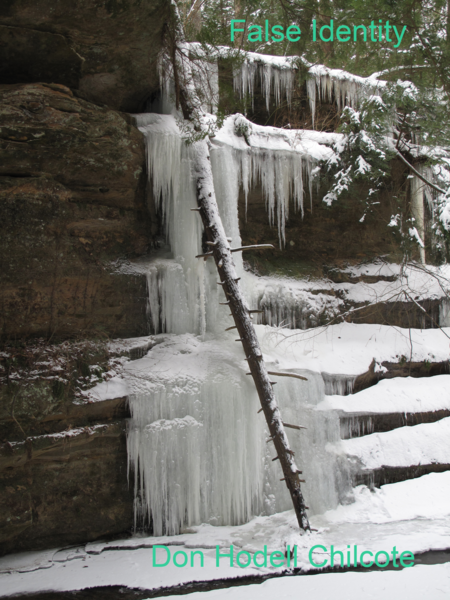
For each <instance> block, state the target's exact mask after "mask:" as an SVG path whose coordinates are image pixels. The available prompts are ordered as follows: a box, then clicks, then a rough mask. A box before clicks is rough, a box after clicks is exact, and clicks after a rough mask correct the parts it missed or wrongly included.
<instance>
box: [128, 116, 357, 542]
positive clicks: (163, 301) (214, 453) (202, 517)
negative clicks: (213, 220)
mask: <svg viewBox="0 0 450 600" xmlns="http://www.w3.org/2000/svg"><path fill="white" fill-rule="evenodd" d="M241 119H243V117H241ZM137 121H138V125H139V128H140V129H141V131H142V132H143V133H144V135H145V137H146V142H147V143H146V147H147V161H148V173H149V177H150V180H151V185H152V191H153V196H154V199H155V202H156V205H157V206H158V208H159V211H160V213H161V214H162V215H163V217H164V223H165V228H166V234H167V237H168V240H169V243H170V247H171V254H170V255H169V254H167V253H166V254H165V255H163V256H159V257H158V258H156V259H154V260H152V261H150V262H149V263H147V264H145V263H141V264H140V265H139V266H138V268H139V269H141V270H143V271H144V272H145V273H146V275H147V280H148V284H149V285H148V289H149V300H148V310H149V315H150V317H151V322H152V325H153V330H154V331H155V333H158V332H165V333H167V334H171V335H170V336H169V341H168V342H167V343H165V342H163V343H162V344H158V345H157V346H155V347H154V348H153V349H152V350H150V352H149V354H148V356H147V357H145V358H142V359H140V360H138V361H135V362H134V363H133V369H137V370H138V371H139V373H137V372H136V371H133V373H132V374H131V373H130V377H132V380H133V381H134V387H132V389H133V391H132V393H131V394H130V395H129V398H130V408H131V413H132V419H131V420H130V424H129V431H128V436H127V444H128V456H129V461H130V466H132V467H133V469H134V476H135V493H136V518H137V519H138V520H140V519H145V518H146V519H147V520H148V523H151V526H152V528H153V532H154V533H155V534H156V535H158V534H161V533H163V532H165V533H178V532H179V531H180V530H181V529H182V528H183V527H184V526H188V525H191V524H198V523H200V522H210V523H213V524H237V523H242V522H245V521H247V520H248V519H249V518H250V517H251V516H252V515H255V514H272V513H274V512H278V511H280V510H286V509H288V508H290V499H289V494H288V492H287V490H286V487H285V485H284V483H282V482H280V481H279V479H280V472H279V465H278V464H276V463H274V462H273V461H272V458H273V448H270V444H266V438H267V436H268V433H267V431H266V425H265V421H264V418H263V417H262V415H259V416H258V415H257V408H258V404H259V403H258V399H257V394H256V391H255V389H254V386H253V384H252V382H251V381H250V380H249V378H248V377H246V375H245V371H246V364H245V362H244V361H243V358H244V357H243V355H242V350H240V349H237V346H236V344H235V343H234V342H230V341H229V339H228V337H227V334H224V329H225V328H226V327H229V325H230V320H229V317H228V311H227V309H226V308H225V307H223V306H220V305H219V301H222V302H224V300H225V297H224V295H223V292H222V291H221V290H220V288H219V286H217V285H216V281H217V273H216V271H215V266H214V264H213V263H212V261H204V260H203V259H198V258H195V257H196V255H198V254H201V253H202V240H201V235H202V232H201V227H200V222H201V221H200V219H199V216H198V214H197V213H196V212H195V211H194V212H193V211H191V210H190V209H191V208H194V207H195V206H196V198H195V190H194V185H193V180H192V176H191V168H190V167H191V164H190V161H191V157H190V152H191V150H190V147H189V146H188V145H186V144H184V143H183V142H182V141H181V137H180V133H179V131H178V128H177V125H176V121H175V119H174V117H172V116H169V115H154V114H144V115H138V116H137ZM244 121H245V119H244ZM235 126H236V123H235V119H234V118H230V119H228V120H227V122H226V124H225V126H224V128H223V129H222V130H221V131H220V132H219V133H218V135H217V136H216V137H215V138H214V139H213V140H212V144H211V165H212V170H213V176H214V187H215V192H216V196H217V201H218V204H219V209H220V213H221V218H222V222H223V225H224V228H225V231H226V234H227V236H229V238H230V239H232V246H234V247H236V246H240V245H241V239H240V233H239V220H238V196H239V186H240V185H242V187H243V188H244V190H245V191H248V190H249V189H250V187H251V185H253V184H254V183H255V181H261V183H262V187H263V190H264V193H265V196H266V203H267V209H268V212H269V217H270V218H272V219H275V216H276V217H277V220H278V226H279V231H280V239H281V240H283V231H284V222H285V219H286V218H287V215H288V208H289V200H290V197H291V196H293V198H294V202H295V203H296V205H297V207H298V208H299V209H300V210H301V208H302V203H303V186H304V182H305V187H309V172H310V167H311V164H312V163H313V161H314V160H316V159H317V158H319V157H320V156H321V155H322V154H323V153H329V152H331V150H330V147H329V146H330V145H331V144H330V139H328V138H327V137H326V136H325V137H324V136H323V134H316V135H315V136H313V137H308V135H304V136H303V135H298V133H299V132H289V133H288V134H286V135H280V134H279V133H278V132H276V131H275V130H273V131H271V130H272V129H273V128H258V127H257V126H255V127H254V129H253V131H252V132H251V134H250V136H249V138H250V141H251V144H252V145H251V147H250V146H248V145H247V143H246V142H245V141H244V140H243V139H242V137H239V136H238V135H236V127H235ZM325 141H326V142H328V143H324V142H325ZM233 256H234V261H235V265H236V269H237V271H238V273H239V275H240V276H241V277H242V279H243V282H242V283H243V288H244V290H247V291H248V290H249V289H251V287H252V281H251V277H250V276H248V277H247V274H246V273H245V271H244V269H243V266H242V258H241V256H240V253H238V254H235V255H233ZM218 288H219V289H218ZM247 298H248V300H249V302H250V303H252V302H253V300H254V298H253V296H252V295H251V294H250V295H247ZM173 334H175V335H173ZM186 334H191V335H188V336H187V337H186ZM192 334H195V335H198V334H200V338H199V337H195V336H193V335H192ZM211 339H212V340H213V341H212V342H209V341H208V340H211ZM231 339H232V338H231ZM230 343H231V345H232V346H233V350H232V351H230V350H229V349H228V345H229V344H230ZM283 379H284V378H283ZM323 397H324V382H323V379H322V377H321V375H320V374H319V373H313V372H311V373H310V374H309V375H308V382H307V383H306V382H299V381H298V380H283V381H280V382H279V383H278V385H277V400H278V402H279V404H280V408H281V410H282V414H283V419H285V420H286V422H288V423H290V422H292V423H294V424H296V423H297V424H298V423H301V424H302V425H303V426H306V427H307V430H306V431H307V433H305V430H302V431H301V432H298V431H296V430H295V431H294V430H290V432H289V440H290V443H291V446H292V447H293V449H294V451H295V452H296V457H298V463H299V464H301V467H300V468H301V469H302V471H303V474H304V477H305V479H306V481H307V483H306V484H305V494H306V497H307V500H308V505H309V506H310V509H311V511H312V512H313V513H314V512H322V511H324V510H326V509H328V508H332V507H334V506H336V505H337V503H338V502H339V501H340V500H345V498H346V497H347V495H348V494H349V493H350V478H349V476H348V474H347V471H346V467H345V464H344V463H343V462H342V461H341V459H340V458H339V457H338V456H337V455H334V454H330V453H328V452H327V450H326V444H327V443H328V442H329V441H333V442H335V443H338V440H339V421H338V419H337V417H336V416H335V415H333V414H326V413H324V412H323V411H316V410H315V406H316V405H317V404H318V403H319V402H321V401H322V400H323ZM296 460H297V458H296Z"/></svg>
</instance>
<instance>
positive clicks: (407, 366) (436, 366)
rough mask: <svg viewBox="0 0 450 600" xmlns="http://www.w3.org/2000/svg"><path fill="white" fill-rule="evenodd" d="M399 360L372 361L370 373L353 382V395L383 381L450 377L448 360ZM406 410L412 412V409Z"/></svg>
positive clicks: (367, 372)
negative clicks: (440, 376)
mask: <svg viewBox="0 0 450 600" xmlns="http://www.w3.org/2000/svg"><path fill="white" fill-rule="evenodd" d="M399 358H400V360H399V361H398V362H390V361H383V362H381V363H378V364H377V363H376V362H375V360H374V361H372V364H371V365H370V367H369V369H368V371H366V372H365V373H362V374H361V375H358V376H357V377H356V378H355V380H354V382H353V394H357V393H359V392H361V391H363V390H366V389H368V388H371V387H372V386H375V385H376V384H377V383H378V382H381V381H383V380H393V379H396V378H399V379H400V381H401V380H404V379H406V378H411V379H412V380H413V381H414V382H417V381H419V379H423V380H424V382H427V381H429V378H430V377H437V376H438V375H448V374H449V373H450V362H449V361H448V360H443V361H438V360H435V359H434V360H432V361H430V360H425V361H422V362H418V361H415V360H413V361H411V362H409V361H408V360H404V355H403V357H402V356H400V357H399ZM413 358H414V357H413ZM411 385H412V386H415V385H416V384H415V383H412V384H411ZM424 385H425V386H429V384H428V383H424ZM329 395H331V394H329ZM406 410H411V408H409V409H406Z"/></svg>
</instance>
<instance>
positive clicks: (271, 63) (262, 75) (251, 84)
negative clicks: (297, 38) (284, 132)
mask: <svg viewBox="0 0 450 600" xmlns="http://www.w3.org/2000/svg"><path fill="white" fill-rule="evenodd" d="M222 54H224V55H226V52H225V51H224V52H222ZM300 65H303V66H304V67H305V68H306V70H307V73H308V78H307V80H306V92H307V96H308V99H309V106H310V109H311V115H312V121H313V128H314V117H315V113H316V106H317V103H318V102H328V103H332V102H333V101H334V102H336V104H337V108H338V110H339V111H341V110H342V109H343V108H344V107H345V106H351V107H352V108H356V107H357V106H358V104H359V102H360V100H361V99H362V98H364V97H366V96H367V95H373V94H375V95H376V94H377V93H378V91H379V90H380V89H382V88H384V86H385V85H386V82H385V81H381V80H378V79H377V78H376V74H375V75H374V76H371V77H359V76H358V75H353V74H352V73H349V72H347V71H344V70H342V69H330V68H328V67H325V66H324V65H310V64H309V63H307V62H306V61H305V60H303V59H302V58H299V57H294V56H267V55H265V54H258V53H256V52H246V53H245V54H244V58H243V60H242V62H241V63H240V65H238V66H236V67H234V71H233V82H234V89H235V91H236V92H237V93H239V96H240V97H241V98H243V97H245V96H250V98H251V101H252V106H253V102H254V95H255V92H256V85H257V82H259V83H260V89H261V94H262V96H263V97H264V99H265V101H266V108H267V111H268V112H269V105H270V98H271V95H272V94H273V96H274V100H275V105H276V106H279V105H280V103H281V101H282V100H283V99H284V98H285V99H286V102H287V104H288V106H290V105H291V102H292V94H293V90H294V83H295V78H296V74H297V72H298V70H299V67H300Z"/></svg>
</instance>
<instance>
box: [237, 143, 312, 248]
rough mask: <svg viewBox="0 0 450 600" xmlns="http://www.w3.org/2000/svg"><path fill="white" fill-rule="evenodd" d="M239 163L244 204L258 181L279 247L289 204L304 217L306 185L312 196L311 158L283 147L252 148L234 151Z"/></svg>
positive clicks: (284, 234) (282, 240) (282, 243)
mask: <svg viewBox="0 0 450 600" xmlns="http://www.w3.org/2000/svg"><path fill="white" fill-rule="evenodd" d="M237 158H238V160H239V162H240V179H241V182H242V186H243V188H244V192H245V199H246V204H247V194H248V191H249V190H250V189H251V188H252V187H253V186H254V185H256V184H258V183H260V184H261V188H262V193H263V197H264V200H265V204H266V210H267V214H268V217H269V224H270V225H271V226H273V225H275V223H276V224H277V227H278V240H279V244H280V248H281V247H283V246H284V244H285V243H286V233H285V230H286V221H287V219H288V218H289V204H290V201H291V199H292V201H293V204H294V209H295V210H296V211H301V213H302V216H303V197H304V188H305V185H306V186H307V187H308V188H309V194H310V198H312V186H311V181H312V180H311V170H312V167H313V159H311V157H309V156H307V155H304V156H302V155H301V154H300V153H298V154H296V153H293V152H285V151H283V150H271V149H259V148H252V149H249V150H248V151H239V150H238V151H237Z"/></svg>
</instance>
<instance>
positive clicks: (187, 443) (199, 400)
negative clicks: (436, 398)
mask: <svg viewBox="0 0 450 600" xmlns="http://www.w3.org/2000/svg"><path fill="white" fill-rule="evenodd" d="M256 329H257V332H258V335H259V338H260V342H261V347H262V350H263V352H264V359H265V361H266V364H267V365H268V369H269V370H271V371H272V370H273V371H282V372H285V371H289V370H291V371H292V372H293V373H300V374H303V375H304V376H306V377H307V378H308V381H307V382H302V381H298V380H295V379H290V378H278V379H277V378H276V377H275V379H276V380H277V386H276V396H277V399H278V402H279V404H280V408H281V412H282V415H283V419H285V422H287V423H293V424H300V425H303V426H306V427H307V430H304V431H303V430H302V432H300V433H298V432H295V431H293V430H290V431H289V432H288V436H289V441H290V443H291V445H292V447H293V449H294V451H295V453H296V460H297V458H298V464H299V468H300V469H301V470H303V473H304V478H305V479H306V484H304V488H305V496H306V498H307V504H308V506H310V507H311V514H318V513H320V512H323V511H324V510H327V509H330V508H333V507H335V506H337V504H338V502H343V501H348V499H349V498H350V497H351V490H350V479H349V473H348V467H347V466H346V459H345V451H346V448H347V446H346V444H347V443H348V442H347V441H345V442H340V441H339V421H338V417H337V414H334V413H333V411H324V410H320V409H321V408H323V404H321V403H323V402H324V400H325V395H324V392H325V388H324V379H327V378H328V380H329V381H330V382H331V383H330V384H329V387H330V388H331V389H333V387H334V389H339V388H340V387H341V388H342V391H345V390H344V389H343V388H344V387H345V388H346V386H347V379H349V378H350V379H352V378H354V377H355V376H356V375H359V374H361V373H364V372H366V371H367V370H368V368H369V366H370V364H371V363H372V361H373V360H374V359H375V360H376V361H377V362H378V364H380V363H381V362H383V361H385V360H391V361H393V362H398V360H399V358H400V356H401V355H404V356H407V357H409V356H410V353H411V348H410V346H409V344H410V340H409V331H408V330H401V329H395V328H389V327H386V326H376V325H352V324H348V323H344V324H341V325H334V326H331V327H328V328H326V329H324V328H321V329H314V330H309V331H295V330H294V331H289V332H288V336H287V337H286V332H284V331H282V330H281V331H275V330H274V329H273V328H270V327H265V326H261V325H257V326H256ZM222 336H223V337H222V339H218V338H217V337H216V336H215V335H214V336H213V335H211V334H209V335H207V336H206V337H205V338H204V339H202V338H200V337H198V336H194V335H192V334H185V335H173V334H171V335H169V334H164V335H162V336H155V337H154V341H155V342H159V343H157V344H156V345H154V346H153V347H152V348H151V349H150V350H149V352H148V353H147V355H146V356H145V357H143V358H141V359H139V360H135V361H131V362H127V363H125V364H124V366H123V370H122V372H121V373H120V375H118V377H119V376H120V378H121V380H123V381H125V383H126V385H127V387H128V390H129V401H130V408H131V411H132V415H133V420H132V422H131V424H130V431H129V436H128V445H129V457H130V464H131V465H135V466H137V467H138V470H137V471H136V473H138V472H139V473H140V483H139V488H137V489H139V490H140V492H139V494H138V495H139V497H140V498H141V500H142V501H143V504H142V511H143V513H146V512H148V511H150V513H151V514H156V515H161V514H165V521H166V525H165V527H168V531H169V532H170V533H175V532H178V531H180V529H182V527H184V526H192V525H194V524H199V523H200V522H202V521H203V522H211V523H214V524H238V523H242V522H244V521H246V520H248V519H249V518H250V517H251V515H253V514H268V515H270V514H273V513H275V512H279V511H280V510H286V509H287V508H288V507H289V505H290V504H289V497H288V494H287V491H286V488H285V486H284V484H282V483H280V482H279V478H280V475H279V473H280V471H279V467H278V466H277V464H276V463H273V462H272V460H271V459H272V458H273V449H272V448H271V447H270V444H266V443H265V439H267V437H268V433H267V431H266V426H265V422H264V419H263V417H262V416H261V415H259V417H258V416H257V414H256V413H257V410H258V407H259V404H258V399H257V395H256V391H255V389H254V387H253V384H252V382H251V381H250V378H249V377H247V376H246V375H245V373H246V372H247V369H248V367H247V363H246V361H245V360H244V354H243V352H242V350H241V349H240V346H239V345H237V344H236V342H234V341H233V338H234V335H233V334H230V335H229V337H227V335H224V334H222ZM411 339H412V342H413V350H412V360H424V359H428V360H430V361H431V362H432V361H439V360H447V359H448V357H449V345H448V339H447V338H446V337H445V336H444V334H443V333H442V332H441V331H440V330H423V331H420V330H412V332H411ZM339 376H341V377H343V379H342V378H341V379H339ZM443 377H445V376H443ZM435 379H436V378H435ZM101 385H102V384H99V386H97V387H96V388H94V392H95V391H96V390H97V391H98V390H99V389H100V390H102V389H103V388H100V386H101ZM379 385H380V384H379ZM406 385H408V384H406ZM422 385H424V384H422ZM372 389H375V388H372ZM376 389H380V388H376ZM421 389H423V388H421ZM441 389H443V387H442V386H441ZM366 392H367V393H368V394H369V393H373V394H375V393H376V392H369V391H368V390H367V391H366ZM393 393H394V392H393ZM442 394H445V392H444V391H443V392H442ZM355 398H356V396H355ZM355 398H352V401H355V402H357V400H355ZM348 401H349V402H350V400H348ZM371 404H373V402H371ZM316 407H318V408H319V410H317V409H316ZM187 417H189V419H188V421H183V422H182V421H177V419H181V420H183V419H186V418H187ZM161 420H164V421H165V422H170V428H164V427H161V426H160V425H161V422H162V421H161ZM155 423H156V424H157V425H155ZM197 424H203V426H198V425H197ZM181 425H182V426H181ZM441 427H442V426H441ZM405 429H411V428H405ZM398 431H400V430H398ZM230 432H231V433H230ZM383 435H384V434H383ZM386 435H387V434H386ZM443 435H444V437H445V435H446V434H445V432H444V433H443ZM425 437H426V435H425ZM420 439H422V438H420ZM244 441H245V443H244ZM352 441H354V440H352ZM397 443H400V442H397ZM404 443H406V442H404ZM334 444H335V445H336V446H337V448H338V451H337V452H336V453H334V452H330V450H331V449H332V445H334ZM447 445H448V444H447ZM333 447H334V446H333ZM339 448H340V450H339ZM352 452H353V454H355V453H357V451H356V450H352ZM368 452H369V450H368ZM198 457H200V460H199V458H198ZM175 459H176V460H175ZM397 466H398V465H397ZM244 473H246V474H247V475H246V476H245V477H244V476H243V474H244ZM317 473H320V474H321V475H320V476H317ZM206 482H208V483H206ZM141 486H143V487H141ZM145 490H153V492H152V494H150V495H147V492H146V491H145ZM181 490H182V491H181ZM161 507H165V508H164V509H162V508H161ZM142 511H141V513H142ZM186 515H187V517H186ZM158 518H160V517H159V516H158V517H154V520H155V519H156V522H157V529H156V532H159V533H162V532H163V522H162V521H157V519H158ZM186 519H187V520H186ZM158 523H159V524H158ZM158 528H159V529H158Z"/></svg>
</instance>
